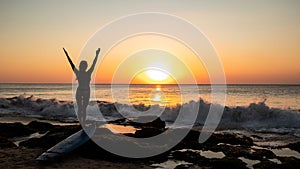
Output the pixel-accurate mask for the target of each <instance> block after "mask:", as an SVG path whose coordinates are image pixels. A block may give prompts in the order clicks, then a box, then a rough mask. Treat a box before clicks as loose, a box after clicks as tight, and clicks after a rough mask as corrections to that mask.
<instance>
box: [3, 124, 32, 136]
mask: <svg viewBox="0 0 300 169" xmlns="http://www.w3.org/2000/svg"><path fill="white" fill-rule="evenodd" d="M32 133H34V130H32V129H30V128H29V127H27V126H25V125H23V124H22V123H0V136H2V137H7V138H13V137H22V136H28V135H30V134H32Z"/></svg>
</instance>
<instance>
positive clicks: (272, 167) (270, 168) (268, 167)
mask: <svg viewBox="0 0 300 169" xmlns="http://www.w3.org/2000/svg"><path fill="white" fill-rule="evenodd" d="M253 168H255V169H277V168H280V167H279V166H278V164H276V163H274V162H272V161H270V160H263V161H261V162H260V163H257V164H255V165H253Z"/></svg>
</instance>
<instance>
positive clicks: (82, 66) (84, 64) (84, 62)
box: [79, 60, 88, 71]
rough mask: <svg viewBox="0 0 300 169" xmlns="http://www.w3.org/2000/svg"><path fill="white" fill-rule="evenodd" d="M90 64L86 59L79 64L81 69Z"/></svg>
mask: <svg viewBox="0 0 300 169" xmlns="http://www.w3.org/2000/svg"><path fill="white" fill-rule="evenodd" d="M87 66H88V64H87V62H86V61H85V60H83V61H81V62H80V64H79V70H81V71H83V70H86V68H87Z"/></svg>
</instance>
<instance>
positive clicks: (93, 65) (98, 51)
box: [88, 48, 100, 73]
mask: <svg viewBox="0 0 300 169" xmlns="http://www.w3.org/2000/svg"><path fill="white" fill-rule="evenodd" d="M99 53H100V48H98V49H97V50H96V56H95V59H94V61H93V64H92V66H91V68H90V69H89V70H88V72H89V73H92V72H93V71H94V68H95V65H96V63H97V59H98V55H99Z"/></svg>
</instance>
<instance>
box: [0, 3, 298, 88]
mask: <svg viewBox="0 0 300 169" xmlns="http://www.w3.org/2000/svg"><path fill="white" fill-rule="evenodd" d="M138 12H164V13H169V14H173V15H176V16H179V17H181V18H185V19H186V20H188V21H190V22H191V23H192V24H194V25H195V26H197V27H198V28H199V29H200V30H202V32H203V33H204V34H205V35H206V36H207V37H208V38H209V40H210V41H211V42H212V44H213V46H214V47H215V48H216V50H217V52H218V54H219V56H220V59H221V61H222V63H223V66H224V70H225V74H226V78H227V83H235V84H236V83H238V84H239V83H255V84H257V83H268V84H269V83H285V84H286V83H292V84H300V66H299V63H300V47H299V44H300V19H299V18H300V1H299V0H264V1H262V0H251V1H248V0H247V1H246V0H227V1H222V0H219V1H217V0H211V1H201V0H194V1H188V0H187V1H160V0H151V1H148V0H145V1H141V0H136V1H126V0H119V1H114V0H110V1H104V0H103V1H100V0H89V1H79V0H65V1H61V0H49V1H40V0H26V1H23V0H6V1H3V0H1V1H0V23H1V27H0V30H1V31H0V64H1V66H0V83H10V82H17V83H21V82H28V83H31V82H34V83H48V82H50V83H71V82H72V71H71V69H70V66H69V65H68V63H67V60H66V58H65V56H64V53H63V51H62V47H65V48H66V49H67V50H68V51H69V54H70V56H71V57H72V58H73V60H74V62H75V61H76V58H77V57H78V56H79V54H80V51H81V49H82V48H83V46H84V45H85V43H86V42H87V40H88V39H89V38H90V37H91V36H92V35H93V33H95V32H96V31H97V30H98V29H99V28H100V27H102V26H103V25H105V24H106V23H108V22H110V21H112V20H114V19H117V18H119V17H122V16H124V15H129V14H134V13H138ZM91 55H94V53H92V54H91ZM180 57H182V59H185V57H188V56H185V55H182V56H180ZM200 67H201V66H200ZM192 69H193V67H192ZM200 69H202V68H200ZM104 72H106V71H99V73H101V78H100V75H99V78H97V79H96V82H97V83H109V79H110V78H111V77H110V75H109V74H110V73H104ZM204 72H205V71H204ZM194 73H195V74H197V75H196V77H197V81H198V82H203V83H207V82H208V80H207V76H206V75H205V73H204V74H203V73H201V72H194ZM97 77H98V76H97Z"/></svg>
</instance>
